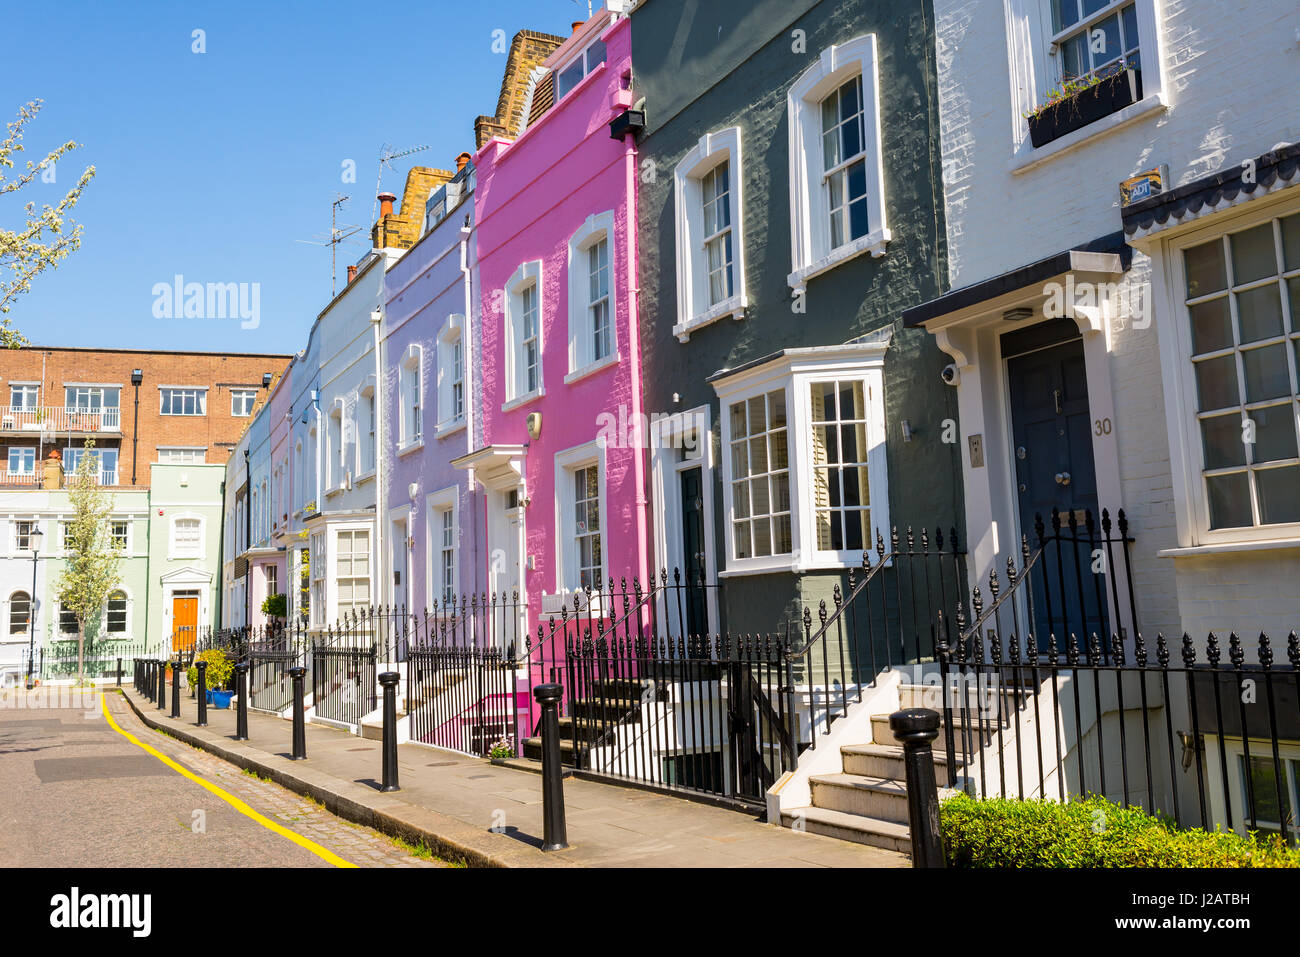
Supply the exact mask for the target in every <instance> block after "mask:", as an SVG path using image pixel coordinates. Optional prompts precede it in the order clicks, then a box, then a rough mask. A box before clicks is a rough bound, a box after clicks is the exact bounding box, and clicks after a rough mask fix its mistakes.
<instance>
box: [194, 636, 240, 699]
mask: <svg viewBox="0 0 1300 957" xmlns="http://www.w3.org/2000/svg"><path fill="white" fill-rule="evenodd" d="M200 661H206V662H207V663H208V670H207V672H206V673H205V674H204V684H205V686H206V688H207V700H208V704H210V705H212V706H213V707H214V708H229V707H230V699H231V698H232V697H233V696H234V692H233V691H231V690H230V679H231V677H233V676H234V674H235V663H234V662H233V661H231V660H230V656H229V655H228V654H226V653H225V652H224V651H222V650H221V649H220V648H209V649H208V650H207V651H200V652H199V653H198V655H197V656H196V657H195V659H194V664H192V665H190V667H189V670H188V671H186V672H185V680H186V681H188V682H189V683H190V686H191V687H194V686H195V685H197V684H198V682H199V669H198V663H199V662H200Z"/></svg>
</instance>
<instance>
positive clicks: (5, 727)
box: [0, 689, 446, 867]
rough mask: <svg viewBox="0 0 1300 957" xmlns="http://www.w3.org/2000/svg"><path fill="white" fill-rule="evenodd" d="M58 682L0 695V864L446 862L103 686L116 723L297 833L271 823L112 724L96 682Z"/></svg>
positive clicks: (383, 864)
mask: <svg viewBox="0 0 1300 957" xmlns="http://www.w3.org/2000/svg"><path fill="white" fill-rule="evenodd" d="M63 692H64V693H62V694H60V693H59V692H58V689H36V690H35V691H32V692H26V691H23V690H21V689H20V690H17V691H6V692H4V693H3V694H0V866H5V867H13V866H21V867H336V866H339V864H340V861H342V862H347V863H351V864H355V865H357V866H359V867H438V866H446V865H445V864H443V862H441V861H436V860H432V859H421V858H417V857H414V856H412V855H411V854H410V853H409V852H408V851H407V850H406V849H403V848H401V847H399V846H397V845H395V844H393V843H392V842H391V841H389V840H388V839H387V838H385V837H384V836H383V835H381V834H379V833H378V832H376V831H373V830H371V829H369V828H364V827H360V826H358V825H355V824H353V823H351V822H349V821H344V820H343V819H341V818H338V817H335V816H334V815H333V814H330V813H329V812H328V811H326V810H325V809H324V808H323V807H321V806H320V805H318V804H316V803H315V802H313V801H312V800H310V799H308V798H305V797H302V796H301V795H298V794H295V793H293V792H291V791H288V790H286V789H284V788H282V787H280V786H279V785H276V784H273V783H271V782H270V781H263V780H261V779H259V778H257V777H255V776H253V775H251V774H248V773H245V772H243V771H240V770H239V769H237V768H235V767H234V766H232V765H230V764H227V763H226V762H224V761H222V760H221V759H220V758H216V757H213V756H212V755H209V754H206V753H204V752H202V751H198V750H197V749H194V748H191V747H189V746H188V745H186V744H183V743H181V742H179V741H176V740H175V739H172V738H169V737H167V736H166V735H163V734H160V733H158V732H156V731H152V730H150V729H148V728H146V727H145V726H144V725H143V724H141V723H140V722H139V720H138V719H136V717H135V715H134V714H132V713H131V711H130V709H129V708H127V707H126V705H125V703H124V702H122V701H121V700H120V699H119V698H118V697H117V696H116V695H114V694H112V693H110V694H108V695H106V696H105V700H107V701H108V706H109V709H110V713H111V714H112V716H113V721H114V722H116V724H117V726H118V728H120V729H121V731H125V732H129V733H130V734H133V735H134V736H135V737H136V738H138V739H139V740H140V741H141V742H143V743H145V744H148V745H149V746H150V747H152V748H154V749H156V750H157V751H159V752H161V753H162V754H165V755H166V756H167V757H169V758H171V759H172V760H173V761H175V762H176V763H177V764H179V765H180V766H181V767H183V768H185V769H186V770H187V771H189V772H190V773H192V774H194V775H196V776H197V777H198V778H201V779H203V780H205V781H207V782H209V783H211V784H214V785H216V786H217V787H219V788H221V789H222V790H224V791H225V792H227V793H228V794H230V795H232V796H233V797H235V798H237V799H239V800H240V801H242V802H244V803H245V804H246V805H247V806H248V808H249V809H251V810H253V811H255V812H258V813H260V814H261V815H264V816H265V818H267V819H268V820H269V821H273V822H275V823H276V824H278V825H280V826H281V827H283V828H285V829H287V830H288V831H290V832H292V834H293V835H296V836H297V837H298V838H299V841H297V842H296V841H295V840H294V839H293V838H292V837H290V836H285V835H282V834H279V833H276V832H275V831H274V830H272V829H271V828H269V827H267V826H266V824H264V823H259V822H258V821H257V820H256V819H255V818H254V817H253V816H250V815H249V814H246V813H243V812H241V811H240V810H238V809H237V808H236V807H234V806H232V805H231V803H229V802H228V801H226V800H224V799H223V798H221V797H220V796H218V795H217V794H214V793H212V792H210V791H209V790H207V789H206V788H204V787H203V785H202V784H200V783H199V782H198V781H195V780H192V779H190V778H188V777H186V776H185V775H183V774H182V773H180V772H179V771H177V770H175V769H173V768H171V767H169V766H168V765H167V764H166V763H165V762H163V761H161V760H159V758H158V757H156V756H155V755H152V754H150V753H148V752H147V751H146V750H144V749H143V748H141V747H139V746H138V745H137V744H134V743H132V742H131V741H130V740H128V739H127V738H126V737H125V736H124V735H123V734H121V733H119V731H117V730H114V728H113V727H112V725H111V724H110V722H109V721H108V720H106V718H105V715H104V714H103V713H102V711H101V710H100V708H99V701H100V697H99V695H98V693H95V694H90V695H86V694H82V695H80V696H79V697H74V696H73V693H71V692H70V691H69V690H68V689H63ZM331 855H333V858H331Z"/></svg>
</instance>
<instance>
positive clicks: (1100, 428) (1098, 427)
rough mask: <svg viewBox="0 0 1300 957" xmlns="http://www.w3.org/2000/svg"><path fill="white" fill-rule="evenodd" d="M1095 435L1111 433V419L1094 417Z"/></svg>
mask: <svg viewBox="0 0 1300 957" xmlns="http://www.w3.org/2000/svg"><path fill="white" fill-rule="evenodd" d="M1092 427H1093V433H1092V434H1093V435H1110V431H1111V425H1110V419H1109V418H1105V419H1094V420H1093V423H1092Z"/></svg>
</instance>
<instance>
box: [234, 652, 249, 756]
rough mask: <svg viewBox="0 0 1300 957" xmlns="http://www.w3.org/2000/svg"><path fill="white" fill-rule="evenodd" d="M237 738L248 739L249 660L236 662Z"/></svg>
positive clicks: (239, 739)
mask: <svg viewBox="0 0 1300 957" xmlns="http://www.w3.org/2000/svg"><path fill="white" fill-rule="evenodd" d="M235 695H236V697H237V700H236V702H235V740H236V741H247V740H248V662H247V661H237V662H235Z"/></svg>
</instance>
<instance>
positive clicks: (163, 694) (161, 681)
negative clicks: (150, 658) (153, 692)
mask: <svg viewBox="0 0 1300 957" xmlns="http://www.w3.org/2000/svg"><path fill="white" fill-rule="evenodd" d="M165 707H167V661H166V659H163V660H162V661H160V662H158V710H159V711H161V710H162V709H163V708H165Z"/></svg>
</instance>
